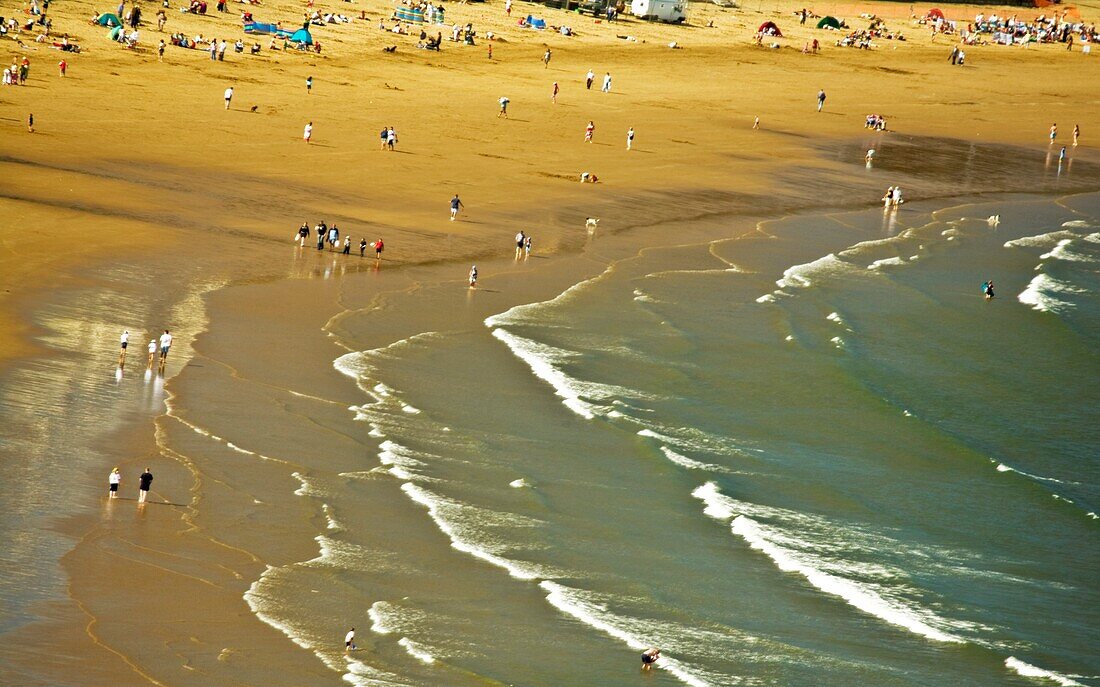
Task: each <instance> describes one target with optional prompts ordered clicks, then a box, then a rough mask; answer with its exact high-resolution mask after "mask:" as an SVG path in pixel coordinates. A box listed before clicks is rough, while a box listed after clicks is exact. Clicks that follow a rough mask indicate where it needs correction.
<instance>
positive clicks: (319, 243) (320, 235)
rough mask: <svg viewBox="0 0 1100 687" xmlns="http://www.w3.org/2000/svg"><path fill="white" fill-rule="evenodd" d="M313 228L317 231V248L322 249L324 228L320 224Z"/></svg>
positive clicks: (323, 247)
mask: <svg viewBox="0 0 1100 687" xmlns="http://www.w3.org/2000/svg"><path fill="white" fill-rule="evenodd" d="M314 230H315V231H316V232H317V250H324V249H325V230H324V228H323V227H322V226H321V225H320V224H318V225H317V226H316V227H314Z"/></svg>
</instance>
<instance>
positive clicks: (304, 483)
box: [290, 472, 325, 496]
mask: <svg viewBox="0 0 1100 687" xmlns="http://www.w3.org/2000/svg"><path fill="white" fill-rule="evenodd" d="M290 476H291V477H293V478H294V479H296V480H298V482H299V484H301V486H300V487H298V488H297V489H295V490H294V494H295V496H324V495H325V494H324V492H322V491H320V490H319V489H317V487H316V486H315V485H314V484H313V482H311V481H310V479H309V478H308V477H306V476H305V475H303V474H302V473H300V472H292V473H290Z"/></svg>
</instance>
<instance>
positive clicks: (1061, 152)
mask: <svg viewBox="0 0 1100 687" xmlns="http://www.w3.org/2000/svg"><path fill="white" fill-rule="evenodd" d="M1065 161H1066V147H1065V146H1062V149H1061V150H1059V151H1058V164H1059V165H1061V164H1062V163H1063V162H1065Z"/></svg>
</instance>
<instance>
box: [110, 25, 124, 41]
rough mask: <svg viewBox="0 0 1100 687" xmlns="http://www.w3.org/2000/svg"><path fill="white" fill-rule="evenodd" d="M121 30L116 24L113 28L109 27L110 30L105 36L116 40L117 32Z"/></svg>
mask: <svg viewBox="0 0 1100 687" xmlns="http://www.w3.org/2000/svg"><path fill="white" fill-rule="evenodd" d="M121 32H122V27H121V26H116V27H115V28H113V29H111V30H110V31H108V32H107V38H110V39H111V40H113V41H117V40H118V34H120V33H121Z"/></svg>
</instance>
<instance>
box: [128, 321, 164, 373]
mask: <svg viewBox="0 0 1100 687" xmlns="http://www.w3.org/2000/svg"><path fill="white" fill-rule="evenodd" d="M119 344H120V345H119V352H118V367H119V369H120V370H121V369H122V368H124V367H126V353H127V351H128V349H129V347H130V330H129V329H126V330H123V332H122V335H121V336H120V337H119ZM171 348H172V333H171V332H169V331H168V330H167V329H165V330H164V333H163V334H161V335H160V340H159V341H158V340H157V339H150V340H149V365H148V366H149V369H153V362H155V361H156V360H157V359H158V353H159V360H160V365H159V369H160V370H164V366H165V364H166V363H167V362H168V351H169V349H171Z"/></svg>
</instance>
